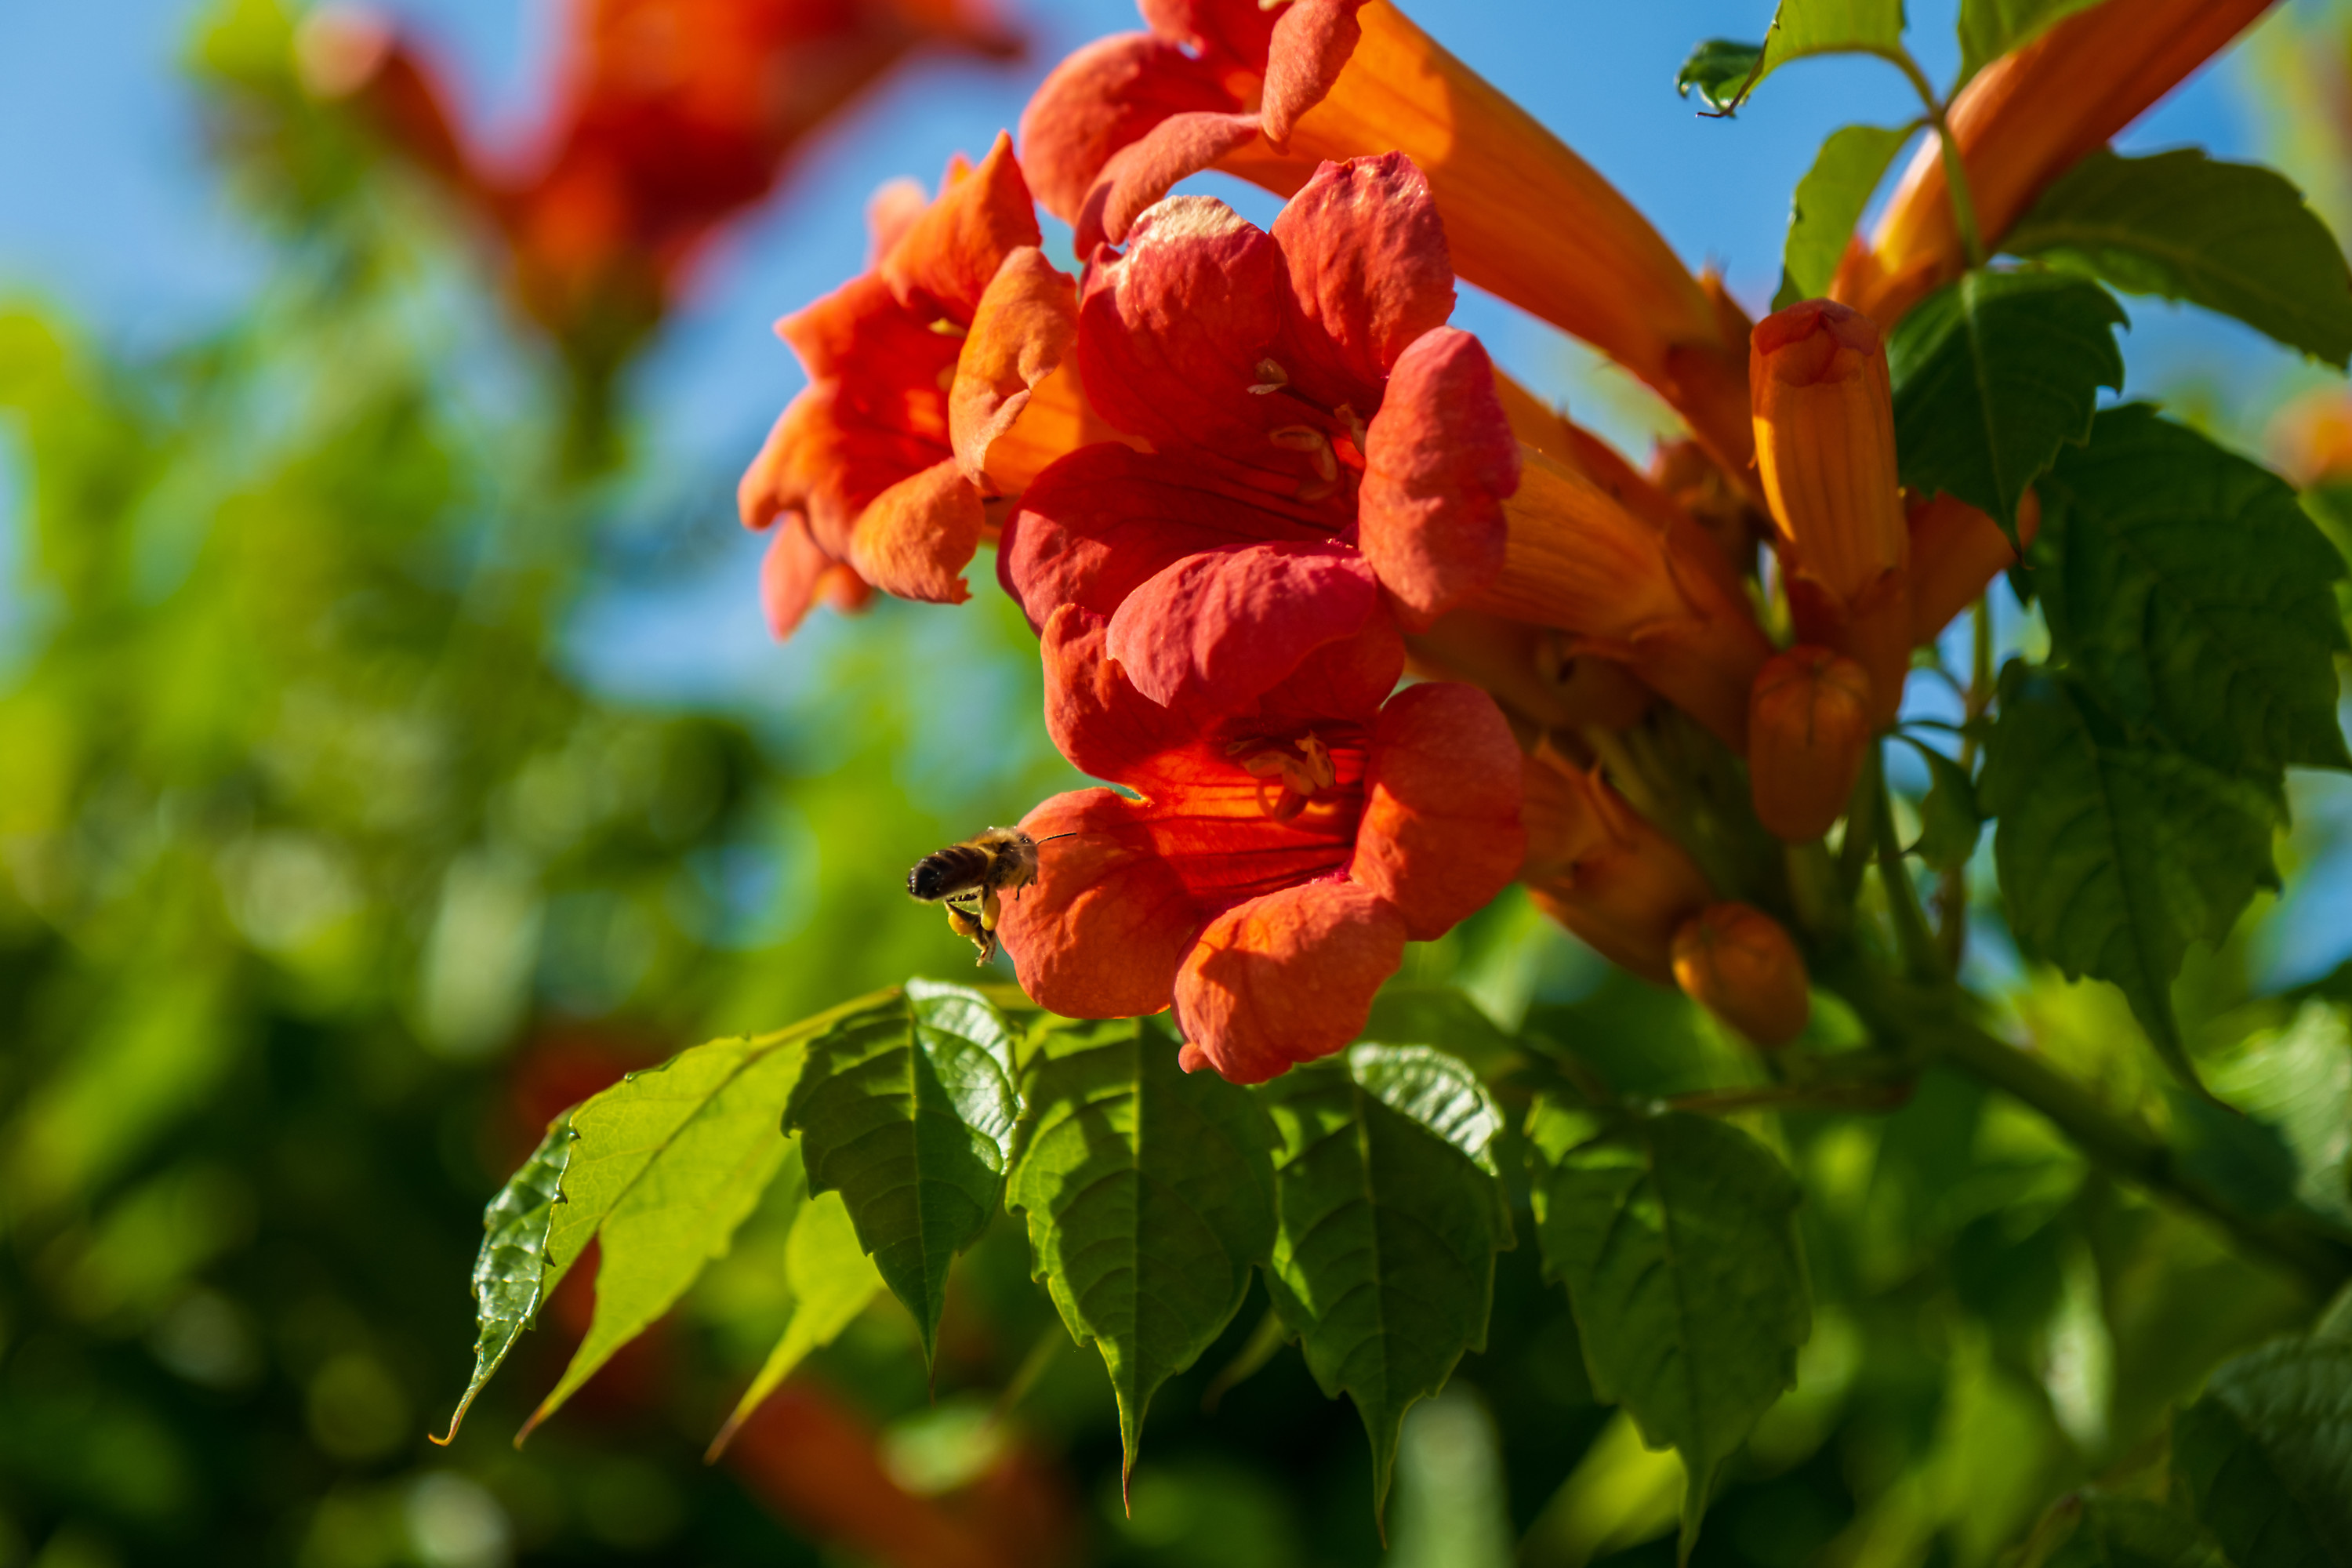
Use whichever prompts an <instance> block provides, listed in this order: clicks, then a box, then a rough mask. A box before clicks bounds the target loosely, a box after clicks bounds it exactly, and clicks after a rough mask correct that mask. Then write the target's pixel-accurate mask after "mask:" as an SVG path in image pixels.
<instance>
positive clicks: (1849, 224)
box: [1772, 125, 1918, 310]
mask: <svg viewBox="0 0 2352 1568" xmlns="http://www.w3.org/2000/svg"><path fill="white" fill-rule="evenodd" d="M1917 129H1918V127H1917V126H1916V125H1898V126H1893V127H1888V126H1882V125H1848V126H1845V127H1843V129H1840V130H1837V131H1832V132H1830V136H1829V140H1828V141H1826V142H1822V150H1821V152H1820V153H1817V154H1815V155H1814V158H1813V166H1812V167H1811V169H1809V170H1807V171H1806V172H1805V177H1804V178H1803V179H1801V180H1799V181H1798V182H1797V194H1796V195H1795V197H1794V199H1793V200H1792V201H1791V203H1790V210H1789V239H1788V243H1787V245H1786V246H1785V247H1782V250H1781V252H1780V292H1779V293H1778V294H1776V295H1774V296H1773V299H1772V308H1773V309H1774V310H1787V309H1788V308H1789V307H1790V306H1791V305H1793V304H1795V303H1796V302H1797V301H1798V300H1815V299H1819V298H1821V297H1822V295H1824V294H1826V293H1828V292H1829V288H1830V279H1832V278H1833V277H1835V276H1836V275H1837V268H1838V260H1839V258H1841V257H1843V256H1844V255H1845V247H1846V245H1847V242H1848V241H1850V240H1852V239H1853V231H1854V227H1855V226H1856V225H1857V224H1859V223H1861V221H1862V210H1863V208H1864V207H1866V206H1868V205H1870V194H1871V192H1873V191H1874V190H1876V189H1877V188H1878V182H1879V181H1881V180H1883V179H1885V177H1886V166H1887V165H1888V164H1889V163H1893V162H1894V161H1895V153H1899V152H1901V151H1902V150H1903V143H1905V142H1908V141H1909V140H1910V139H1911V133H1912V132H1914V131H1916V130H1917Z"/></svg>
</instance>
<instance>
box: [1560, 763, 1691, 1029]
mask: <svg viewBox="0 0 2352 1568" xmlns="http://www.w3.org/2000/svg"><path fill="white" fill-rule="evenodd" d="M1525 796H1526V805H1525V807H1524V809H1523V815H1524V817H1525V820H1526V823H1527V832H1528V852H1527V864H1526V865H1525V866H1524V867H1523V868H1521V871H1520V876H1521V879H1523V880H1524V881H1525V882H1526V883H1527V885H1528V897H1529V898H1531V899H1533V900H1535V903H1536V907H1537V908H1538V909H1540V910H1543V912H1544V913H1545V914H1547V915H1549V916H1550V917H1551V918H1552V919H1553V920H1555V921H1559V923H1560V924H1561V925H1563V926H1565V927H1567V928H1568V929H1569V930H1570V931H1572V932H1574V933H1575V934H1576V935H1577V936H1578V937H1579V938H1580V939H1581V940H1582V941H1583V942H1584V943H1585V945H1587V946H1588V947H1591V949H1592V950H1593V951H1594V952H1598V953H1600V954H1601V957H1603V958H1606V959H1608V960H1609V961H1610V962H1611V963H1614V964H1616V965H1618V966H1619V967H1620V968H1622V969H1625V970H1628V971H1630V972H1631V973H1635V974H1638V975H1640V976H1642V977H1643V979H1645V980H1651V981H1654V982H1656V983H1657V984H1661V985H1665V984H1671V983H1672V982H1673V979H1674V963H1673V946H1674V939H1675V931H1678V930H1680V929H1681V927H1682V924H1683V922H1684V921H1686V920H1688V919H1689V918H1690V917H1691V916H1692V915H1694V914H1696V913H1697V912H1698V911H1699V910H1702V909H1704V908H1706V906H1707V905H1708V904H1710V903H1712V902H1714V900H1715V890H1714V889H1712V888H1710V887H1709V886H1708V885H1707V880H1706V877H1705V876H1704V875H1703V874H1701V872H1700V871H1699V868H1698V865H1697V863H1696V861H1694V860H1692V859H1691V858H1690V856H1689V855H1687V854H1685V852H1684V850H1683V849H1682V847H1681V846H1679V845H1677V844H1676V843H1675V841H1674V840H1673V839H1671V838H1668V837H1666V836H1665V835H1664V834H1663V833H1661V832H1659V831H1658V830H1657V829H1656V828H1654V827H1653V826H1650V824H1649V823H1648V822H1647V821H1645V820H1643V817H1642V816H1641V814H1640V813H1639V812H1636V811H1635V810H1634V809H1633V807H1632V806H1631V805H1627V804H1626V803H1625V800H1624V797H1623V796H1622V795H1619V794H1618V793H1617V792H1616V791H1615V790H1613V789H1612V788H1610V787H1609V785H1608V784H1606V783H1605V782H1603V781H1602V779H1601V774H1600V771H1599V770H1598V769H1586V768H1583V767H1580V766H1578V765H1577V764H1576V763H1573V762H1570V760H1569V759H1567V758H1566V757H1563V756H1561V755H1560V754H1559V752H1556V751H1554V750H1552V749H1551V748H1550V747H1549V746H1546V747H1544V748H1542V749H1540V750H1538V752H1535V754H1533V755H1531V756H1529V757H1528V759H1527V764H1526V784H1525Z"/></svg>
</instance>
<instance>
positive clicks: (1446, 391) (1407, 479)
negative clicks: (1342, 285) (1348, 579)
mask: <svg viewBox="0 0 2352 1568" xmlns="http://www.w3.org/2000/svg"><path fill="white" fill-rule="evenodd" d="M1364 445H1365V452H1364V482H1363V488H1362V489H1361V490H1360V492H1359V497H1358V513H1357V515H1358V520H1359V527H1360V535H1359V537H1360V540H1361V541H1362V543H1363V549H1364V557H1365V559H1366V560H1368V561H1370V563H1372V567H1373V569H1374V570H1375V571H1377V572H1378V573H1379V574H1380V577H1381V585H1382V586H1383V587H1385V588H1387V589H1388V591H1389V592H1390V593H1391V595H1394V596H1395V598H1396V600H1397V601H1398V603H1400V604H1401V605H1404V606H1405V608H1406V609H1407V610H1408V611H1409V612H1410V614H1409V615H1408V616H1407V619H1408V622H1409V623H1410V624H1412V625H1413V626H1414V627H1415V629H1420V628H1422V627H1425V626H1427V625H1428V624H1429V623H1430V622H1431V621H1432V620H1433V619H1435V618H1436V617H1437V616H1441V615H1443V614H1444V613H1445V612H1446V611H1447V610H1450V609H1452V608H1454V605H1457V604H1459V603H1460V602H1461V601H1462V600H1463V599H1464V598H1465V597H1467V596H1468V595H1471V594H1474V593H1476V592H1477V591H1479V590H1480V589H1483V588H1485V587H1486V586H1487V585H1488V584H1492V583H1493V582H1494V581H1495V580H1496V578H1497V577H1498V576H1499V575H1500V574H1501V573H1502V570H1503V564H1504V559H1505V553H1506V547H1507V543H1508V540H1509V531H1508V529H1507V527H1506V525H1505V522H1504V519H1503V500H1504V499H1505V498H1506V497H1507V496H1511V495H1513V494H1516V493H1517V490H1518V488H1519V444H1518V442H1517V440H1515V439H1514V438H1513V437H1512V435H1511V424H1510V420H1509V419H1508V418H1507V417H1506V416H1505V415H1504V412H1503V405H1502V402H1501V400H1500V399H1499V398H1498V397H1497V396H1496V392H1495V368H1494V365H1493V363H1492V362H1491V361H1489V360H1488V359H1487V357H1486V349H1485V348H1484V347H1482V346H1481V345H1480V344H1479V342H1478V340H1477V339H1476V338H1474V337H1472V336H1471V335H1470V334H1469V333H1467V332H1464V331H1455V330H1454V329H1453V328H1451V327H1440V328H1438V329H1437V330H1436V331H1431V332H1426V333H1423V335H1422V336H1421V337H1420V338H1418V339H1416V340H1415V341H1414V342H1413V343H1412V346H1411V347H1410V348H1408V349H1406V350H1405V351H1404V353H1403V356H1402V358H1400V359H1399V360H1398V361H1397V362H1396V370H1395V373H1394V374H1392V375H1391V376H1390V378H1389V386H1388V395H1387V398H1386V400H1385V401H1383V402H1382V403H1381V411H1380V413H1378V414H1377V415H1374V416H1372V423H1371V426H1370V430H1369V431H1368V432H1367V434H1366V437H1365V443H1364Z"/></svg>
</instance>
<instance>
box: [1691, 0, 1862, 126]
mask: <svg viewBox="0 0 2352 1568" xmlns="http://www.w3.org/2000/svg"><path fill="white" fill-rule="evenodd" d="M1754 47H1755V46H1753V45H1738V44H1733V43H1731V42H1730V41H1729V40H1728V39H1724V38H1714V39H1709V40H1708V41H1707V42H1706V43H1704V44H1701V45H1700V46H1699V47H1697V48H1696V49H1695V50H1694V51H1692V54H1691V58H1690V59H1689V60H1687V61H1685V63H1684V66H1683V72H1684V76H1685V77H1687V76H1689V75H1690V73H1691V72H1692V70H1693V68H1694V67H1695V66H1696V67H1697V68H1699V70H1700V71H1701V72H1702V73H1704V74H1703V75H1702V76H1700V77H1698V78H1696V79H1693V80H1692V85H1693V86H1698V87H1701V89H1702V91H1703V92H1705V95H1706V98H1707V100H1708V102H1709V103H1710V104H1712V105H1713V106H1714V108H1715V109H1716V110H1717V112H1718V113H1722V114H1730V113H1732V112H1733V111H1734V110H1738V107H1739V106H1740V105H1741V104H1743V103H1745V102H1746V101H1747V100H1748V95H1749V94H1750V93H1752V92H1754V91H1755V90H1756V89H1757V86H1758V85H1759V83H1761V82H1762V81H1763V79H1765V78H1766V77H1768V76H1770V75H1771V74H1772V73H1773V72H1774V71H1775V70H1778V69H1779V68H1780V67H1782V66H1784V65H1787V64H1788V63H1789V62H1790V60H1797V59H1803V58H1805V57H1807V56H1808V55H1837V54H1875V55H1888V56H1892V55H1894V54H1896V53H1897V52H1899V51H1900V50H1901V49H1902V47H1903V0H1780V5H1779V6H1777V7H1776V8H1775V9H1774V10H1773V13H1772V27H1771V30H1770V31H1769V32H1768V33H1766V34H1765V35H1764V45H1763V47H1762V49H1761V50H1760V51H1759V58H1756V59H1755V62H1754V64H1753V65H1752V66H1751V67H1750V68H1749V70H1748V75H1747V76H1746V78H1745V79H1738V78H1731V77H1729V76H1728V75H1727V72H1728V69H1729V67H1730V65H1731V63H1732V60H1733V58H1734V57H1733V56H1732V55H1731V53H1730V51H1733V50H1738V49H1741V48H1749V49H1753V48H1754ZM1710 51H1718V52H1719V58H1717V57H1715V56H1710ZM1702 57H1709V58H1706V59H1705V60H1704V61H1703V60H1702ZM1683 79H1684V78H1683V77H1677V78H1676V79H1675V85H1676V86H1677V87H1681V85H1682V82H1683ZM1710 87H1711V88H1712V90H1709V88H1710Z"/></svg>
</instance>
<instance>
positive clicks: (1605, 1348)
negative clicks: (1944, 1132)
mask: <svg viewBox="0 0 2352 1568" xmlns="http://www.w3.org/2000/svg"><path fill="white" fill-rule="evenodd" d="M1528 1138H1529V1141H1530V1143H1531V1145H1532V1148H1531V1153H1530V1160H1531V1163H1532V1165H1533V1172H1532V1173H1533V1175H1534V1178H1535V1194H1534V1195H1535V1210H1536V1232H1537V1237H1538V1240H1539V1241H1540V1242H1541V1243H1542V1246H1543V1257H1544V1271H1545V1273H1546V1274H1547V1275H1548V1276H1549V1277H1550V1278H1552V1279H1559V1280H1560V1281H1561V1282H1563V1283H1564V1284H1566V1286H1567V1287H1568V1299H1569V1305H1570V1308H1571V1309H1572V1310H1574V1312H1575V1315H1576V1328H1577V1333H1578V1335H1579V1337H1580V1339H1581V1340H1582V1341H1583V1343H1584V1359H1585V1365H1586V1367H1587V1369H1588V1371H1589V1373H1590V1375H1591V1382H1592V1389H1593V1392H1594V1394H1597V1395H1598V1396H1599V1397H1600V1398H1601V1399H1603V1400H1606V1401H1611V1402H1613V1403H1616V1404H1620V1405H1623V1406H1624V1407H1625V1409H1626V1412H1627V1413H1628V1414H1629V1415H1632V1416H1633V1421H1634V1423H1635V1425H1636V1426H1639V1427H1640V1428H1641V1432H1642V1440H1643V1442H1644V1443H1647V1444H1649V1445H1650V1446H1651V1447H1664V1446H1665V1445H1667V1444H1672V1445H1673V1446H1674V1447H1675V1448H1676V1449H1677V1450H1679V1451H1680V1452H1681V1454H1682V1457H1683V1463H1684V1465H1685V1468H1686V1469H1687V1471H1688V1473H1689V1478H1690V1479H1689V1490H1688V1492H1687V1494H1686V1495H1685V1500H1684V1505H1683V1554H1684V1556H1685V1558H1687V1557H1688V1555H1689V1552H1690V1549H1691V1546H1692V1545H1693V1544H1694V1543H1695V1542H1696V1540H1697V1536H1698V1526H1699V1520H1700V1517H1701V1515H1702V1514H1703V1513H1704V1511H1705V1510H1706V1498H1707V1492H1708V1489H1709V1488H1710V1487H1711V1486H1712V1485H1713V1482H1714V1478H1715V1474H1716V1470H1717V1468H1718V1467H1719V1466H1720V1465H1721V1464H1722V1463H1723V1461H1724V1459H1725V1458H1727V1457H1728V1456H1729V1455H1730V1454H1731V1453H1732V1452H1733V1451H1734V1450H1735V1449H1737V1448H1738V1447H1739V1445H1740V1444H1741V1443H1743V1442H1745V1441H1747V1439H1748V1433H1749V1432H1751V1431H1753V1430H1754V1429H1755V1426H1756V1423H1757V1421H1758V1419H1759V1418H1760V1417H1761V1416H1762V1415H1763V1414H1764V1412H1765V1411H1767V1410H1768V1409H1769V1408H1771V1406H1772V1404H1773V1402H1774V1401H1775V1400H1777V1399H1779V1398H1780V1394H1781V1393H1782V1392H1783V1391H1784V1390H1786V1389H1788V1388H1790V1386H1792V1385H1793V1384H1795V1383H1796V1380H1797V1350H1798V1347H1799V1346H1801V1345H1802V1344H1803V1343H1804V1342H1805V1340H1806V1338H1807V1336H1808V1335H1810V1334H1811V1331H1812V1311H1811V1303H1810V1299H1809V1295H1808V1292H1807V1289H1806V1286H1805V1268H1804V1261H1803V1258H1802V1257H1801V1255H1800V1253H1799V1251H1798V1247H1797V1228H1796V1212H1797V1202H1798V1195H1799V1194H1798V1190H1797V1184H1796V1181H1795V1179H1794V1178H1793V1177H1791V1176H1790V1174H1789V1173H1788V1171H1787V1169H1786V1168H1785V1167H1783V1166H1782V1165H1781V1163H1780V1161H1779V1160H1778V1159H1777V1158H1775V1157H1774V1155H1773V1154H1772V1152H1771V1151H1769V1150H1768V1149H1766V1148H1765V1147H1764V1146H1763V1145H1762V1144H1760V1143H1759V1142H1756V1140H1754V1139H1753V1138H1750V1137H1749V1136H1748V1134H1747V1133H1745V1132H1742V1131H1739V1130H1738V1128H1736V1127H1732V1126H1729V1125H1728V1124H1727V1123H1724V1122H1720V1121H1710V1120H1708V1119H1707V1118H1705V1117H1700V1116H1693V1115H1690V1114H1688V1113H1686V1112H1683V1111H1670V1112H1668V1113H1666V1114H1664V1115H1663V1116H1609V1117H1603V1116H1601V1115H1600V1114H1598V1113H1595V1112H1591V1111H1588V1110H1580V1109H1578V1108H1574V1107H1571V1106H1569V1105H1567V1104H1565V1103H1563V1102H1561V1101H1559V1100H1552V1099H1549V1098H1547V1099H1544V1100H1538V1101H1537V1103H1536V1106H1535V1109H1534V1110H1533V1112H1532V1113H1531V1114H1530V1116H1529V1119H1528Z"/></svg>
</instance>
